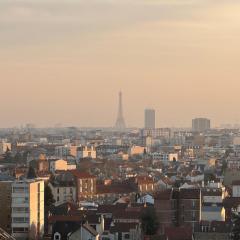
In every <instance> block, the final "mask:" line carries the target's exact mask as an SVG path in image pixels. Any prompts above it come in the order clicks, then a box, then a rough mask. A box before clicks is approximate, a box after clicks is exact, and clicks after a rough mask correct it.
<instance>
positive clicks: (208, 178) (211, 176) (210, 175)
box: [204, 173, 216, 183]
mask: <svg viewBox="0 0 240 240" xmlns="http://www.w3.org/2000/svg"><path fill="white" fill-rule="evenodd" d="M212 181H214V182H215V181H216V176H215V174H214V173H205V174H204V182H205V183H208V182H212Z"/></svg>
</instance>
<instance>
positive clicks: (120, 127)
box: [115, 91, 126, 130]
mask: <svg viewBox="0 0 240 240" xmlns="http://www.w3.org/2000/svg"><path fill="white" fill-rule="evenodd" d="M115 128H116V129H117V130H124V129H125V128H126V124H125V120H124V117H123V105H122V92H121V91H120V92H119V103H118V115H117V121H116V124H115Z"/></svg>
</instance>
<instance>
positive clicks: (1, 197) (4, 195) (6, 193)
mask: <svg viewBox="0 0 240 240" xmlns="http://www.w3.org/2000/svg"><path fill="white" fill-rule="evenodd" d="M11 201H12V181H0V206H4V207H2V208H1V211H0V226H1V228H2V229H3V230H4V231H6V232H7V233H9V234H10V233H11V220H12V219H11V214H12V208H11ZM0 239H1V238H0Z"/></svg>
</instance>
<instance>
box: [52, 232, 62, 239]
mask: <svg viewBox="0 0 240 240" xmlns="http://www.w3.org/2000/svg"><path fill="white" fill-rule="evenodd" d="M53 239H54V240H61V234H60V233H58V232H56V233H55V234H54V238H53Z"/></svg>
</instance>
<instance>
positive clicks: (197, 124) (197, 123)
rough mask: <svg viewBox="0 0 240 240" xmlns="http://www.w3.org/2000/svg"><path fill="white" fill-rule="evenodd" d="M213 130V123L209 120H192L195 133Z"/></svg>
mask: <svg viewBox="0 0 240 240" xmlns="http://www.w3.org/2000/svg"><path fill="white" fill-rule="evenodd" d="M210 128H211V122H210V120H209V119H207V118H195V119H193V120H192V130H193V131H194V132H205V131H207V130H209V129H210Z"/></svg>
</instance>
